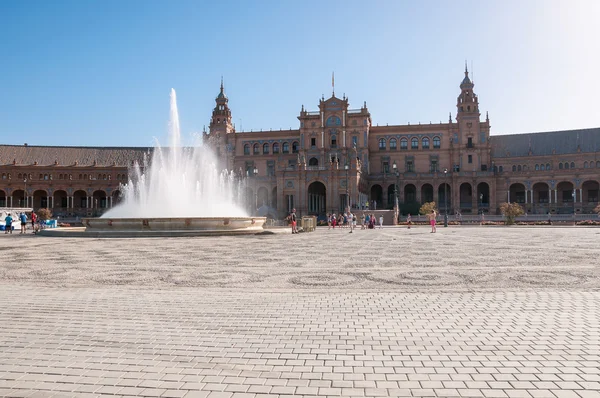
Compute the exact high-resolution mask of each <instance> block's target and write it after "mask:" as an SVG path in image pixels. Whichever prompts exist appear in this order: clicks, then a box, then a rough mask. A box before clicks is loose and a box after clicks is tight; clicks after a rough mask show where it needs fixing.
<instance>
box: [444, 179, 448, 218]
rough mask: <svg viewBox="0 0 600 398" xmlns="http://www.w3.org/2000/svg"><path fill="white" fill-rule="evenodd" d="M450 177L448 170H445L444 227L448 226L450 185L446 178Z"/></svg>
mask: <svg viewBox="0 0 600 398" xmlns="http://www.w3.org/2000/svg"><path fill="white" fill-rule="evenodd" d="M447 176H448V169H444V209H445V214H444V227H447V226H448V183H447V182H446V177H447Z"/></svg>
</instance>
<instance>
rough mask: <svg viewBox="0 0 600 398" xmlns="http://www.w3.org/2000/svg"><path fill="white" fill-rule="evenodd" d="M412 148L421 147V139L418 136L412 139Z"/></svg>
mask: <svg viewBox="0 0 600 398" xmlns="http://www.w3.org/2000/svg"><path fill="white" fill-rule="evenodd" d="M410 149H419V139H418V138H417V137H413V138H412V139H411V140H410Z"/></svg>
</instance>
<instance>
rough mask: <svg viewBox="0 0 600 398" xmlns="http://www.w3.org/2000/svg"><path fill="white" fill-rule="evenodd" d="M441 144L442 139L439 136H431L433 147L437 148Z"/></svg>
mask: <svg viewBox="0 0 600 398" xmlns="http://www.w3.org/2000/svg"><path fill="white" fill-rule="evenodd" d="M441 146H442V140H441V139H440V137H433V148H434V149H439V148H440V147H441Z"/></svg>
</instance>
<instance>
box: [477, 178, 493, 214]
mask: <svg viewBox="0 0 600 398" xmlns="http://www.w3.org/2000/svg"><path fill="white" fill-rule="evenodd" d="M477 203H478V208H479V210H480V211H484V210H487V211H489V209H490V186H489V185H488V183H487V182H480V183H479V184H477Z"/></svg>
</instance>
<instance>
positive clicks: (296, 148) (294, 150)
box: [292, 141, 300, 153]
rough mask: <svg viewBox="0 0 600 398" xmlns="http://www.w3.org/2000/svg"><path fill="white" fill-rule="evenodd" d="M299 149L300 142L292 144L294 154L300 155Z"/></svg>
mask: <svg viewBox="0 0 600 398" xmlns="http://www.w3.org/2000/svg"><path fill="white" fill-rule="evenodd" d="M299 147H300V144H299V143H298V141H294V142H292V153H298V149H299Z"/></svg>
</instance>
